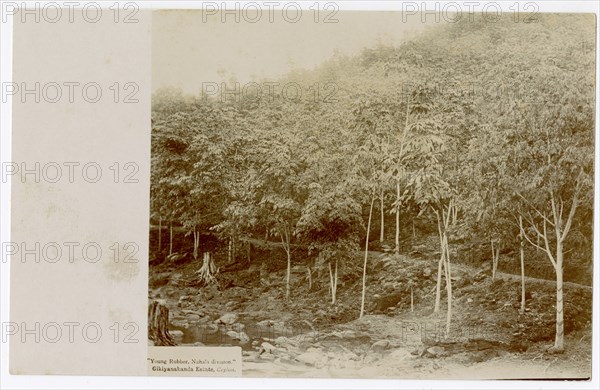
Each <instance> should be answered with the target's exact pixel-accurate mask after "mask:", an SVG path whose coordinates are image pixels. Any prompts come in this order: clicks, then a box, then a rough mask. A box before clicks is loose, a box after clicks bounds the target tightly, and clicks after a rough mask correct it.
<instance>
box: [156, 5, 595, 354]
mask: <svg viewBox="0 0 600 390" xmlns="http://www.w3.org/2000/svg"><path fill="white" fill-rule="evenodd" d="M594 35H595V30H594V18H593V16H589V15H553V14H547V15H542V16H540V18H539V19H537V20H536V22H535V23H523V22H520V23H515V22H514V21H513V20H512V19H509V18H506V19H501V20H498V21H497V22H495V23H491V22H490V21H489V20H487V21H486V20H483V19H475V20H474V21H469V20H466V19H465V20H464V21H462V22H460V23H454V24H450V25H445V26H436V27H434V28H431V29H430V30H427V31H425V32H424V33H422V34H421V35H420V36H419V37H418V38H416V39H414V40H412V41H409V42H406V43H404V44H403V45H401V46H399V47H388V46H378V47H374V48H370V49H365V50H364V51H363V52H362V53H361V54H360V55H358V56H354V57H345V56H341V55H335V56H334V57H332V58H331V59H330V60H328V61H327V62H325V63H324V64H322V66H320V67H319V68H317V69H315V70H312V71H295V72H292V73H291V74H289V75H288V76H287V77H286V78H284V79H281V80H279V83H280V84H282V85H285V84H286V83H287V84H290V83H297V85H300V86H302V87H303V92H304V93H303V94H302V96H300V97H298V98H291V97H290V96H289V94H287V95H284V94H280V93H275V94H273V95H265V94H263V95H257V94H253V93H252V91H256V89H245V90H243V93H242V90H241V89H240V90H239V93H238V94H231V93H230V94H228V95H227V96H226V99H222V98H220V97H216V98H207V97H203V96H184V95H183V94H182V93H181V92H180V91H177V90H172V89H164V90H160V91H158V92H157V93H156V94H155V96H154V99H153V107H152V187H151V218H152V224H153V225H159V224H160V225H161V227H162V226H167V225H170V226H171V227H172V228H173V227H174V228H175V229H183V231H184V232H185V233H186V234H188V235H189V236H190V239H189V240H190V242H191V243H193V258H198V259H199V258H200V254H201V253H202V252H208V250H207V249H206V248H205V247H203V242H202V239H203V238H205V237H206V236H207V235H209V234H211V235H214V236H216V237H217V238H218V239H219V243H220V244H219V245H221V246H222V247H225V248H227V253H228V257H229V258H228V259H223V260H222V261H221V262H220V264H219V266H223V265H224V264H225V263H233V262H235V261H236V259H237V258H240V257H244V256H245V255H244V254H242V253H240V252H241V249H240V248H241V246H242V245H241V243H242V242H243V241H244V240H248V239H252V238H255V239H256V238H260V239H267V240H269V241H276V240H277V241H279V242H280V243H281V247H282V248H283V251H284V252H285V257H286V259H287V273H286V280H285V281H284V283H285V285H286V286H287V287H286V297H289V295H290V291H289V290H290V283H289V281H290V269H291V267H292V265H295V264H298V263H299V262H302V264H304V265H306V266H307V272H308V274H309V275H312V270H313V269H322V270H325V272H326V273H327V274H328V275H329V280H328V281H329V283H330V294H331V303H332V304H335V303H336V289H337V286H338V282H337V280H338V274H339V273H342V272H343V267H344V263H345V260H347V259H349V258H352V257H355V256H356V254H357V253H358V252H359V251H361V248H362V250H364V268H363V270H364V272H366V270H367V263H368V261H369V256H368V250H369V248H371V249H381V248H385V247H386V246H389V247H390V249H391V250H392V251H394V252H395V253H401V252H402V251H404V250H407V249H406V245H404V244H403V243H405V241H406V239H407V238H410V237H413V236H414V237H430V236H432V235H435V236H436V237H437V241H438V246H439V262H438V264H437V289H436V300H435V310H436V311H438V310H440V309H441V308H440V300H441V298H442V297H443V296H445V297H446V302H448V304H447V323H448V326H449V325H450V322H451V319H452V310H451V309H452V307H451V304H452V283H451V281H452V277H451V276H452V262H453V261H458V260H460V261H466V260H465V259H469V261H470V262H471V263H472V264H473V263H474V265H482V264H483V262H485V263H489V264H492V266H491V268H492V273H493V274H495V272H496V270H497V267H498V259H499V258H500V254H501V253H502V254H503V255H505V257H507V258H509V260H508V261H509V262H511V263H512V264H514V266H513V267H512V268H511V270H510V271H512V272H516V273H521V272H522V271H523V270H524V269H525V268H524V265H525V264H533V263H535V264H542V265H540V266H539V267H541V268H544V267H546V268H547V267H550V269H551V270H552V275H551V276H552V278H555V280H556V282H557V290H556V309H557V313H556V326H557V328H556V340H555V348H556V349H557V350H562V349H563V337H562V335H563V328H562V326H563V325H562V324H563V308H562V302H563V298H562V283H563V280H571V281H575V282H579V283H588V282H589V281H590V280H591V275H592V215H593V168H594V167H593V157H594V104H595V102H594V83H595V78H594V67H595V63H594V59H595V53H594V51H593V50H591V49H590V48H593V47H594V46H595V42H593V41H592V40H593V37H594ZM232 89H233V87H232ZM307 91H310V93H308V92H307ZM296 246H302V247H304V248H306V249H307V250H308V254H309V259H305V258H302V259H295V258H294V256H293V255H294V251H293V248H294V247H296ZM151 249H152V251H153V253H154V254H153V256H154V257H155V258H159V257H162V258H164V257H165V256H167V255H169V254H170V253H172V252H173V248H172V245H171V246H170V247H169V245H167V244H166V243H164V244H162V246H161V247H160V248H158V250H157V248H151ZM365 249H367V250H365ZM474 253H477V255H476V256H474V255H473V254H474ZM212 262H213V260H212V258H211V257H210V256H204V261H203V265H202V268H201V271H202V272H201V273H200V275H201V277H202V278H203V280H204V281H205V282H206V283H210V282H211V281H212V280H213V277H214V272H215V271H216V267H215V266H214V264H213V263H212ZM536 267H538V266H536ZM539 267H538V268H539ZM536 269H537V268H536ZM523 272H524V271H523ZM539 273H540V274H543V275H535V276H546V277H548V276H550V275H549V274H548V272H547V269H546V271H543V272H542V271H540V272H539ZM524 276H525V275H524ZM529 276H531V275H529ZM357 277H359V276H357ZM363 280H366V279H364V273H363ZM443 281H445V284H444V285H445V287H444V289H442V287H443V286H444V285H443V284H442V282H443ZM521 294H522V305H523V306H522V307H521V309H522V310H524V305H525V294H524V291H523V292H522V293H521ZM356 299H357V300H358V299H360V297H358V296H357V297H356ZM363 299H364V290H363ZM362 313H363V312H362V310H361V313H360V315H362ZM357 315H358V313H357ZM566 315H567V316H568V315H569V314H568V313H566Z"/></svg>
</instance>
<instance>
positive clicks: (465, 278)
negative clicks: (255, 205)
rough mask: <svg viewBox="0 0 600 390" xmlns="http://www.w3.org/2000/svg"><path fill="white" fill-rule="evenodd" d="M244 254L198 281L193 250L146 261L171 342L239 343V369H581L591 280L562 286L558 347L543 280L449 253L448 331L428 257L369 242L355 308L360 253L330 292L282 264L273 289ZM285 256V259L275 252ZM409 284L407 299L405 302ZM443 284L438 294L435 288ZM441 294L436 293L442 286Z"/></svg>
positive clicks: (540, 373) (585, 370)
mask: <svg viewBox="0 0 600 390" xmlns="http://www.w3.org/2000/svg"><path fill="white" fill-rule="evenodd" d="M268 262H269V260H265V261H264V262H259V261H257V262H254V263H252V264H251V265H250V266H248V267H242V268H241V269H238V270H237V271H232V272H225V273H221V274H219V276H218V278H219V283H218V284H217V285H211V286H200V285H198V283H197V280H196V278H195V271H196V270H197V269H198V268H199V267H200V264H199V263H198V262H194V261H190V262H184V263H182V264H170V263H163V264H160V265H158V266H153V267H151V277H150V296H149V298H150V299H160V300H161V302H162V303H163V304H164V305H165V306H166V307H167V308H168V309H169V310H170V332H171V334H172V335H173V336H174V337H175V340H176V342H177V343H178V344H180V345H240V346H241V347H242V349H243V356H244V375H249V376H292V377H294V376H295V377H307V376H309V377H317V376H324V377H330V376H334V377H364V376H367V377H401V378H423V379H424V378H429V379H434V378H465V379H476V378H503V377H511V378H546V377H563V378H564V377H566V378H585V377H588V376H589V375H590V373H591V307H592V305H591V299H592V291H591V288H589V287H586V286H581V285H576V284H567V285H566V286H565V313H566V314H565V320H566V322H565V328H566V334H567V336H566V351H565V353H564V354H560V355H553V354H551V353H550V352H547V347H549V346H551V345H552V342H553V338H554V306H553V305H554V299H555V298H554V297H555V296H554V289H555V284H554V283H552V281H548V280H541V279H532V278H528V279H527V290H528V292H527V294H526V298H527V308H526V311H525V313H523V314H520V312H519V302H520V279H519V278H515V277H514V276H513V275H507V274H498V275H497V277H496V279H495V280H492V278H491V276H490V272H489V271H488V270H487V269H481V270H477V269H473V268H471V267H468V266H465V265H460V264H455V265H454V267H453V269H452V274H453V287H454V300H453V316H452V326H451V328H450V333H447V331H446V323H445V319H446V305H447V303H446V301H445V299H444V300H442V305H441V310H440V312H438V313H434V312H433V302H434V298H435V283H436V273H437V268H436V265H437V264H436V260H435V258H430V259H426V258H408V257H404V256H395V255H389V254H383V253H378V252H373V253H371V254H370V265H369V269H368V275H369V278H368V282H367V299H366V315H365V316H364V317H362V318H358V317H359V313H360V288H361V280H360V265H361V264H360V259H359V258H357V262H356V263H348V264H345V265H344V267H345V268H344V271H342V272H341V276H340V281H339V287H338V297H337V302H336V304H335V305H332V304H331V302H330V299H331V298H330V296H329V288H328V283H327V278H328V275H327V274H326V273H324V274H323V275H320V276H319V275H317V274H315V275H314V276H313V285H312V288H311V289H310V290H309V288H308V282H307V279H306V270H305V267H303V266H302V265H297V266H295V267H294V268H293V271H294V272H293V274H292V294H291V297H290V299H289V300H287V301H286V300H285V299H284V270H283V267H271V265H272V264H269V265H268V266H265V264H266V263H268ZM283 266H285V263H284V264H283ZM411 295H412V305H411ZM444 295H445V294H444ZM444 295H443V296H444Z"/></svg>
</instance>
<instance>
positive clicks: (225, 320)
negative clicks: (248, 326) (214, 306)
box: [216, 313, 238, 325]
mask: <svg viewBox="0 0 600 390" xmlns="http://www.w3.org/2000/svg"><path fill="white" fill-rule="evenodd" d="M237 319H238V316H237V314H235V313H225V314H223V315H222V316H221V317H220V318H219V319H218V320H217V321H216V322H218V323H221V324H225V325H231V324H234V323H235V322H236V321H237Z"/></svg>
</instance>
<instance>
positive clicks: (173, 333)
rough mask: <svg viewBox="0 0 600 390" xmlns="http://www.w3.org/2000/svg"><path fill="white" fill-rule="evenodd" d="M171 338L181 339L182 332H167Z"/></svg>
mask: <svg viewBox="0 0 600 390" xmlns="http://www.w3.org/2000/svg"><path fill="white" fill-rule="evenodd" d="M169 333H170V334H171V336H173V337H176V338H183V332H182V331H181V330H169Z"/></svg>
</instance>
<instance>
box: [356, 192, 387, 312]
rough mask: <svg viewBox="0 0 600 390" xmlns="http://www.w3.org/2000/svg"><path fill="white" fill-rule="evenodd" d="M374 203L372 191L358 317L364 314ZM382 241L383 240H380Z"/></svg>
mask: <svg viewBox="0 0 600 390" xmlns="http://www.w3.org/2000/svg"><path fill="white" fill-rule="evenodd" d="M374 203H375V191H373V196H372V197H371V207H370V208H369V222H368V223H367V239H366V242H365V261H364V263H363V277H362V297H361V300H360V316H359V318H362V316H363V315H364V313H365V292H366V290H367V261H368V259H369V234H370V233H371V218H372V217H373V204H374ZM381 205H382V212H381V232H382V235H383V190H382V191H381ZM381 241H383V240H381Z"/></svg>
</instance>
